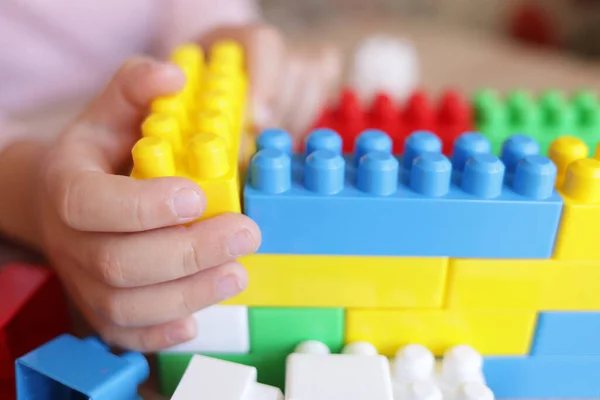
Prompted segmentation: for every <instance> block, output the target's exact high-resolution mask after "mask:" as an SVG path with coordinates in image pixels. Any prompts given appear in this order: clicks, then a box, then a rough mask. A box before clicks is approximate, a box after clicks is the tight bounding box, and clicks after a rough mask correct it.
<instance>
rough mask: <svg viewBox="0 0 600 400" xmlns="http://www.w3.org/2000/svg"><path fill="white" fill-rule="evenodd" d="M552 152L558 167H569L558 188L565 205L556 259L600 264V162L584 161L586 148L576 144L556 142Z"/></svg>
mask: <svg viewBox="0 0 600 400" xmlns="http://www.w3.org/2000/svg"><path fill="white" fill-rule="evenodd" d="M559 140H560V139H559ZM552 148H553V149H554V150H553V151H551V154H550V155H551V157H552V159H553V160H554V161H555V163H556V164H557V165H559V168H562V169H563V170H564V169H565V166H566V172H564V181H563V183H562V187H559V188H558V189H559V193H560V194H561V195H562V197H563V200H564V203H565V204H564V208H563V213H562V217H561V222H560V227H559V231H558V235H557V240H556V245H555V249H554V256H553V258H555V259H559V260H600V246H598V244H597V243H598V237H600V160H598V159H597V158H581V157H580V156H581V154H583V147H582V145H581V143H577V142H575V141H574V140H569V141H565V140H563V141H560V142H559V141H556V142H554V143H553V144H552ZM586 153H587V152H586ZM596 154H598V152H596Z"/></svg>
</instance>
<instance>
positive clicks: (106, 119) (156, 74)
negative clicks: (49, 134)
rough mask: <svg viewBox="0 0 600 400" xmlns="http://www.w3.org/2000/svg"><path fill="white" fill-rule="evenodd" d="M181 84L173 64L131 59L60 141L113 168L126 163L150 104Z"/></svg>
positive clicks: (182, 77) (182, 84)
mask: <svg viewBox="0 0 600 400" xmlns="http://www.w3.org/2000/svg"><path fill="white" fill-rule="evenodd" d="M184 84H185V75H184V74H183V72H182V71H181V70H180V69H179V68H178V67H177V66H175V65H173V64H168V63H160V62H158V61H154V60H152V59H147V58H134V59H131V60H129V61H127V62H126V63H125V64H124V65H123V66H122V67H121V68H120V69H119V70H118V71H117V72H116V74H115V75H114V76H113V78H112V79H111V80H110V82H109V83H108V84H107V85H106V87H105V89H104V90H103V91H102V92H101V93H100V94H99V95H98V96H97V97H96V98H95V99H94V100H93V101H92V102H91V103H90V105H89V106H88V107H87V108H86V109H85V110H84V112H83V113H82V114H81V115H80V116H79V118H78V119H77V120H76V122H75V124H74V125H73V126H72V127H71V129H69V130H68V131H67V133H65V135H64V136H63V138H62V139H63V140H66V141H68V142H71V143H72V142H73V141H72V139H76V141H77V142H78V143H86V146H83V147H84V148H83V149H82V150H86V149H87V150H89V154H86V155H87V156H90V157H91V156H92V154H93V155H95V156H96V157H97V156H100V157H102V158H104V160H102V161H108V162H109V164H110V166H111V167H113V168H116V167H117V166H120V165H122V164H123V163H124V162H125V161H126V160H129V157H130V154H131V148H132V146H133V145H134V143H135V141H136V140H137V139H139V136H140V135H139V131H140V125H141V123H142V121H143V119H144V118H145V117H146V115H147V113H148V108H149V105H150V103H151V102H152V100H154V99H155V98H156V97H159V96H164V95H168V94H174V93H176V92H177V91H179V90H181V89H182V88H183V86H184ZM84 152H86V151H84ZM89 161H92V160H91V159H89Z"/></svg>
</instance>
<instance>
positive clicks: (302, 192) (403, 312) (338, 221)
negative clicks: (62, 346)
mask: <svg viewBox="0 0 600 400" xmlns="http://www.w3.org/2000/svg"><path fill="white" fill-rule="evenodd" d="M211 54H212V56H211V60H210V62H209V63H208V65H207V66H204V67H202V68H200V66H202V65H203V62H202V60H203V57H202V55H201V54H200V53H199V52H198V50H197V49H196V48H192V47H186V48H183V49H180V50H179V51H178V52H176V53H175V55H174V60H175V61H176V62H178V63H179V64H180V65H182V67H183V68H184V70H186V73H187V74H188V77H190V78H191V79H190V81H191V82H192V83H193V85H192V86H191V87H192V89H189V88H186V90H184V91H183V93H181V94H179V95H176V96H174V97H172V98H168V99H158V100H157V101H156V102H155V103H154V104H153V111H154V113H153V114H152V115H151V116H150V117H149V118H148V120H147V121H146V123H145V124H144V128H143V134H144V138H143V139H141V141H140V142H139V143H138V144H137V145H136V147H135V148H134V150H133V156H134V162H135V170H134V173H133V176H136V177H138V178H152V177H157V176H168V175H181V176H186V177H190V178H192V179H194V180H196V181H197V182H198V183H199V184H200V185H201V186H202V187H203V188H204V190H205V191H206V192H207V197H208V199H209V211H210V212H209V213H208V214H207V216H211V215H216V214H218V213H221V212H227V211H239V197H237V193H238V190H239V187H238V186H236V185H237V182H238V180H237V175H236V172H235V169H236V168H237V164H236V163H237V161H236V157H235V156H236V155H237V146H239V138H240V127H241V122H240V121H241V115H242V110H243V108H244V107H243V106H244V103H243V100H242V99H243V98H244V96H243V94H244V91H245V89H246V86H245V78H244V77H243V73H242V72H241V68H240V66H241V63H242V60H241V59H242V56H241V52H240V51H239V48H237V47H236V46H235V45H233V44H231V43H226V44H221V45H220V46H218V47H217V48H216V49H213V51H212V53H211ZM190 66H193V67H190ZM186 68H188V69H186ZM197 71H202V72H197ZM194 82H195V83H194ZM197 96H200V97H197ZM198 98H200V99H201V100H199V101H198V100H197V99H198ZM198 115H200V116H201V117H198ZM232 121H234V122H233V123H232ZM224 126H225V127H226V129H225V128H223V127H224ZM317 128H330V129H316V130H315V131H314V132H312V133H311V134H310V135H309V137H308V138H307V141H306V145H305V148H304V149H302V150H301V151H300V152H294V151H293V150H292V146H291V140H290V138H289V136H288V135H287V134H286V133H285V132H283V131H280V130H270V131H266V132H264V133H263V134H262V135H261V136H260V137H259V139H258V140H257V148H258V152H257V153H256V154H255V155H254V157H253V160H252V163H251V165H250V168H249V177H248V181H247V183H246V186H245V189H244V202H245V204H244V208H245V213H246V214H247V215H248V216H250V217H251V218H253V219H254V220H255V221H256V222H257V223H258V224H259V226H260V228H261V230H262V234H263V243H262V246H261V248H260V249H259V251H258V254H256V255H253V256H250V257H246V258H245V259H243V260H241V261H242V262H243V263H244V265H245V266H246V267H247V269H248V273H249V275H250V284H249V287H248V289H247V290H246V291H245V292H244V293H242V294H241V295H239V296H238V297H236V298H234V299H232V300H230V301H228V302H226V303H224V304H222V305H218V306H213V307H210V308H208V309H206V310H202V311H200V312H198V313H197V314H196V319H197V322H198V325H199V335H198V337H197V338H196V339H195V340H193V341H191V342H189V343H185V344H183V345H180V346H177V347H174V348H172V349H169V350H168V351H165V352H162V353H161V354H159V369H160V377H161V382H162V390H163V392H164V394H166V395H170V394H172V393H173V391H174V390H175V388H176V386H177V384H178V382H179V380H180V379H181V376H182V375H183V373H184V371H185V368H186V366H187V364H188V362H189V360H190V359H191V358H192V356H193V354H198V353H199V354H204V355H211V356H213V357H216V358H221V359H225V360H229V361H234V362H238V363H242V364H248V365H252V366H255V367H257V368H258V371H259V372H258V374H259V377H258V378H259V381H261V382H263V383H268V384H274V385H277V386H280V387H282V386H283V384H284V377H285V359H286V357H287V356H288V355H289V354H290V353H292V352H293V350H294V347H295V346H296V345H297V344H298V343H300V342H302V341H305V340H319V341H321V342H323V343H325V344H326V345H327V346H328V347H329V348H330V349H331V351H332V352H338V351H340V349H342V347H343V346H344V345H345V344H347V343H351V342H355V341H368V342H371V343H373V344H374V345H375V346H376V347H377V349H378V351H379V352H380V353H381V354H384V355H388V356H392V355H393V354H394V353H395V352H396V350H397V349H398V348H400V347H402V346H404V345H407V344H411V343H416V344H422V345H425V346H427V347H428V348H430V349H431V350H432V351H433V352H434V354H436V355H438V356H441V355H442V354H443V353H444V351H445V350H447V349H448V348H450V347H452V346H454V345H457V344H468V345H472V346H473V347H474V348H476V349H477V350H478V351H479V352H481V353H482V354H483V355H484V356H485V357H486V358H485V365H484V370H485V374H486V378H487V381H488V384H489V386H490V387H491V388H492V390H494V392H495V394H496V395H497V396H498V397H549V396H554V397H561V396H562V397H594V396H598V395H599V394H600V384H599V383H598V381H597V379H596V377H597V376H598V374H600V341H598V340H597V336H598V335H597V334H596V333H597V332H598V331H599V330H600V312H595V311H594V310H600V295H599V294H598V293H600V246H595V243H596V242H597V238H599V237H600V161H598V160H595V159H585V158H586V157H587V156H588V148H590V147H591V146H595V144H596V142H597V141H598V138H599V137H600V111H599V106H598V101H597V99H596V98H595V97H594V96H593V95H590V94H588V93H581V94H578V95H576V96H574V97H573V99H569V100H566V99H565V98H564V97H563V95H562V94H561V93H558V92H549V93H547V94H544V95H543V96H542V97H541V98H539V99H533V98H532V97H530V96H529V95H528V94H526V93H521V92H515V93H513V94H510V95H509V96H508V97H507V98H506V99H501V98H500V97H498V96H497V95H496V94H494V93H492V92H482V93H480V94H478V95H476V96H475V98H474V101H473V103H472V104H470V103H469V102H467V101H465V100H464V99H462V98H461V97H460V96H459V95H458V94H456V93H454V92H447V93H445V94H444V95H443V96H442V97H441V99H440V101H439V102H438V104H437V105H435V106H433V105H431V104H430V102H429V99H428V98H427V96H426V95H424V94H423V93H416V94H415V95H414V96H412V97H411V98H410V99H409V100H408V101H407V103H406V104H403V105H400V106H399V105H395V104H392V102H391V101H390V100H389V99H388V98H386V97H385V96H379V97H378V98H377V99H376V100H375V101H374V103H373V105H372V106H371V107H369V110H367V111H365V110H363V108H362V107H361V106H360V105H359V103H358V101H357V100H356V98H355V97H354V96H353V94H352V93H351V92H345V93H344V94H343V96H342V98H341V100H340V103H339V105H338V106H336V107H334V108H332V109H330V110H326V111H325V112H324V114H323V116H322V118H321V119H320V120H319V123H318V126H317ZM470 131H478V132H481V134H473V133H469V134H463V133H465V132H470ZM384 132H385V133H384ZM515 133H522V134H525V135H514V134H515ZM567 135H568V137H567ZM563 136H564V137H563ZM186 149H187V151H186ZM214 149H221V150H222V149H226V152H227V155H228V156H227V157H217V156H215V154H219V151H221V150H214ZM546 155H547V156H548V157H550V158H551V159H552V160H554V161H555V163H556V165H555V163H553V162H551V161H550V159H549V158H546ZM211 157H212V158H211ZM223 160H227V162H226V163H225V164H227V165H226V166H225V165H224V164H223V162H224V161H223ZM557 167H558V168H557ZM555 182H557V183H556V189H557V190H555V188H554V187H555Z"/></svg>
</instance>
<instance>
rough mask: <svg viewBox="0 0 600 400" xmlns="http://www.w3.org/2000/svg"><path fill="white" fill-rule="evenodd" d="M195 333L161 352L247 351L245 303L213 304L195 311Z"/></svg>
mask: <svg viewBox="0 0 600 400" xmlns="http://www.w3.org/2000/svg"><path fill="white" fill-rule="evenodd" d="M194 319H195V320H196V324H197V326H198V335H197V336H196V337H195V338H194V339H192V340H190V341H189V342H185V343H181V344H178V345H176V346H173V347H171V348H169V349H166V350H164V351H163V352H164V353H207V354H211V353H212V354H217V353H220V354H231V353H235V354H247V353H249V352H250V329H249V327H248V307H245V306H221V305H215V306H211V307H208V308H205V309H203V310H200V311H198V312H197V313H195V314H194Z"/></svg>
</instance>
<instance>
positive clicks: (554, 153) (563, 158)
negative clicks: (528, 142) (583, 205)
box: [548, 136, 589, 189]
mask: <svg viewBox="0 0 600 400" xmlns="http://www.w3.org/2000/svg"><path fill="white" fill-rule="evenodd" d="M588 151H589V150H588V147H587V145H586V144H585V143H584V142H583V141H582V140H581V139H577V138H574V137H570V136H564V137H561V138H559V139H557V140H555V141H554V142H552V144H551V145H550V149H549V150H548V157H549V158H550V159H551V160H552V161H553V162H554V164H556V168H557V169H558V173H557V176H556V188H557V189H560V188H562V186H563V182H564V180H565V175H566V174H567V168H568V167H569V165H570V164H571V163H572V162H573V161H577V160H580V159H582V158H586V157H587V156H588Z"/></svg>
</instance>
